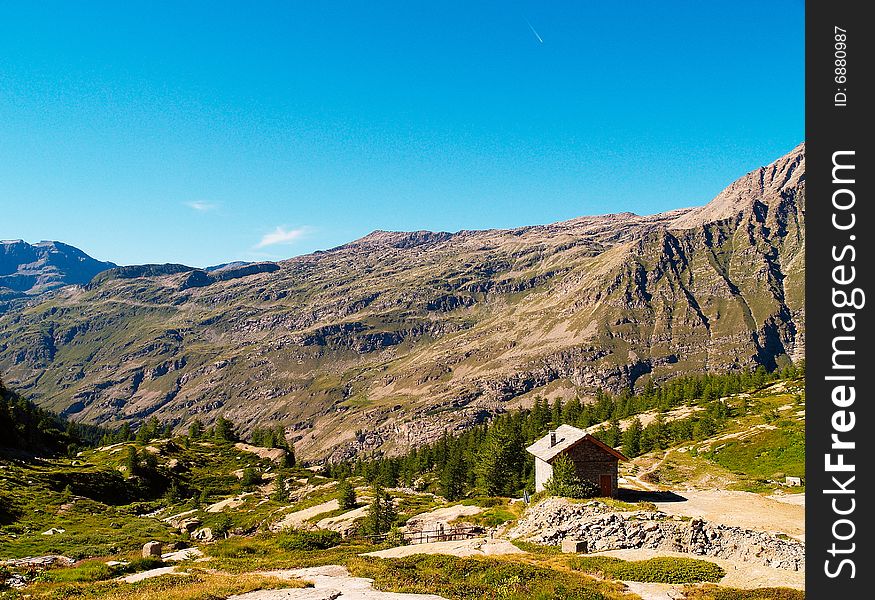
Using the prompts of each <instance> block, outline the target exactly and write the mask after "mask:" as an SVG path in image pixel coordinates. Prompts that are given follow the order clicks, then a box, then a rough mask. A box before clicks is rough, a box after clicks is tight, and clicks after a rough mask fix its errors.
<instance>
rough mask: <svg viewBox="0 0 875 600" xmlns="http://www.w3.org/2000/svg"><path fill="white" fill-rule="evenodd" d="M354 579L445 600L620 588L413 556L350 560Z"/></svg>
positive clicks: (601, 592) (571, 576) (512, 566)
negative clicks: (445, 599) (435, 596)
mask: <svg viewBox="0 0 875 600" xmlns="http://www.w3.org/2000/svg"><path fill="white" fill-rule="evenodd" d="M347 567H348V568H349V569H350V572H351V573H352V574H353V575H355V576H357V577H371V578H373V579H374V587H376V588H377V589H380V590H383V591H391V592H401V593H418V594H437V595H439V596H443V597H445V598H448V599H449V600H481V599H483V598H502V599H505V600H560V599H561V600H604V599H614V598H620V597H622V596H621V593H620V590H621V588H622V586H619V585H616V584H612V583H610V582H601V581H597V580H595V579H593V578H591V577H588V576H585V575H581V574H578V573H572V572H568V571H560V570H555V569H551V568H548V567H542V566H537V565H532V564H527V563H522V562H517V561H512V560H502V559H494V558H457V557H453V556H440V555H438V556H428V555H424V554H419V555H415V556H409V557H406V558H399V559H388V560H381V559H377V558H371V557H354V558H352V559H350V560H349V561H348V562H347Z"/></svg>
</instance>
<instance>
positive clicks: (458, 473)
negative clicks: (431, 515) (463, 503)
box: [441, 454, 466, 502]
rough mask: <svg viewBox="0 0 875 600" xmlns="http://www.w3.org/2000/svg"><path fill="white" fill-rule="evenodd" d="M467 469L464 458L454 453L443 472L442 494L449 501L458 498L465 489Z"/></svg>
mask: <svg viewBox="0 0 875 600" xmlns="http://www.w3.org/2000/svg"><path fill="white" fill-rule="evenodd" d="M465 475H466V469H465V464H464V462H462V458H461V457H460V456H459V455H458V454H454V455H453V456H452V457H451V458H450V460H449V461H448V462H447V464H446V466H445V467H444V470H443V473H441V495H442V496H443V497H444V498H446V499H447V500H449V501H451V502H452V501H453V500H458V499H459V498H461V497H462V495H463V494H464V491H465V483H466V477H465Z"/></svg>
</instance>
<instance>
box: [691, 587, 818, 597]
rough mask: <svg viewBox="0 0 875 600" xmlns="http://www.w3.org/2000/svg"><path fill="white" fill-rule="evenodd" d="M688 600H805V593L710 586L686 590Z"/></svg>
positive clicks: (779, 589) (787, 590) (782, 589)
mask: <svg viewBox="0 0 875 600" xmlns="http://www.w3.org/2000/svg"><path fill="white" fill-rule="evenodd" d="M684 593H685V594H686V600H805V592H802V591H800V590H794V589H790V588H759V589H755V590H739V589H735V588H724V587H717V586H716V585H709V586H704V587H696V588H689V589H685V590H684Z"/></svg>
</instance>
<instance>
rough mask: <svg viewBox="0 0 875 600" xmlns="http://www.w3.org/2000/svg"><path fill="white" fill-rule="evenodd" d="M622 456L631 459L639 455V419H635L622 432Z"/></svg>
mask: <svg viewBox="0 0 875 600" xmlns="http://www.w3.org/2000/svg"><path fill="white" fill-rule="evenodd" d="M623 454H625V455H626V456H628V457H630V458H632V457H635V456H638V455H639V454H641V419H639V418H638V417H635V418H634V419H632V422H631V423H630V424H629V427H628V428H627V429H626V431H624V432H623Z"/></svg>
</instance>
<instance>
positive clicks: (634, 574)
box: [571, 556, 726, 583]
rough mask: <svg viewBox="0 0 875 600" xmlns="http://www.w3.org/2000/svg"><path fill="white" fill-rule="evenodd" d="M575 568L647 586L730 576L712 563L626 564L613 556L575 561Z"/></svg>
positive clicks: (665, 560)
mask: <svg viewBox="0 0 875 600" xmlns="http://www.w3.org/2000/svg"><path fill="white" fill-rule="evenodd" d="M571 568H572V569H574V570H576V571H585V572H587V573H601V574H602V575H603V576H606V577H610V578H612V579H620V580H623V581H641V582H645V583H701V582H704V581H709V582H713V583H716V582H718V581H720V580H721V579H722V578H723V576H724V575H726V571H724V570H723V569H722V568H721V567H720V566H719V565H716V564H714V563H712V562H708V561H706V560H698V559H695V558H674V557H671V558H670V557H656V558H651V559H649V560H636V561H625V560H620V559H619V558H613V557H610V556H585V557H581V558H576V559H574V560H572V561H571Z"/></svg>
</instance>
